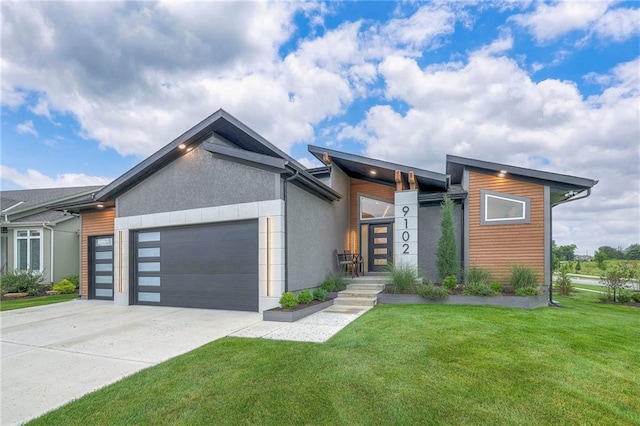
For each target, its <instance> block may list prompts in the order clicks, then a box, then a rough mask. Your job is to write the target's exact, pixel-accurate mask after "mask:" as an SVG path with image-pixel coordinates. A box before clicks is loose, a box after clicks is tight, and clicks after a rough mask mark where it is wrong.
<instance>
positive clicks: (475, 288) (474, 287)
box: [462, 283, 496, 296]
mask: <svg viewBox="0 0 640 426" xmlns="http://www.w3.org/2000/svg"><path fill="white" fill-rule="evenodd" d="M462 294H464V295H465V296H495V295H496V294H495V293H494V291H493V290H491V287H489V286H488V285H486V284H482V283H473V284H469V285H467V286H466V287H465V289H464V290H463V291H462Z"/></svg>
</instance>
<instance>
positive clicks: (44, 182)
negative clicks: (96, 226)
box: [0, 165, 113, 189]
mask: <svg viewBox="0 0 640 426" xmlns="http://www.w3.org/2000/svg"><path fill="white" fill-rule="evenodd" d="M0 175H1V176H2V180H3V181H8V182H13V183H14V184H16V185H18V186H19V187H21V188H25V189H35V188H59V187H60V188H61V187H69V186H90V185H106V184H108V183H109V182H111V181H112V180H113V179H111V178H107V177H102V176H88V175H85V174H83V173H64V174H60V175H57V176H55V177H50V176H47V175H45V174H43V173H41V172H39V171H37V170H33V169H28V170H27V171H26V172H20V171H18V170H16V169H13V168H11V167H7V166H3V165H0ZM3 186H4V185H3Z"/></svg>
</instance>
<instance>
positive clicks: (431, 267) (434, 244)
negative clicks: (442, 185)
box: [418, 203, 463, 282]
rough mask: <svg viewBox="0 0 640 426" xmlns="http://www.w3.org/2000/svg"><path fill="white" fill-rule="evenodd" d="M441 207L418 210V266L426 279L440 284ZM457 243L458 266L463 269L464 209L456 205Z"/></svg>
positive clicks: (428, 206)
mask: <svg viewBox="0 0 640 426" xmlns="http://www.w3.org/2000/svg"><path fill="white" fill-rule="evenodd" d="M441 217H442V215H441V214H440V205H439V204H434V205H427V206H420V208H419V209H418V266H419V268H420V270H421V272H422V273H423V274H424V278H426V279H428V280H430V281H432V282H440V277H439V276H438V267H437V266H436V251H437V250H438V240H439V239H440V235H441V233H440V219H441ZM454 220H455V225H456V227H455V230H456V243H457V244H458V265H459V266H460V268H462V245H463V242H462V237H463V235H462V221H463V219H462V207H461V205H460V204H458V203H456V205H455V209H454Z"/></svg>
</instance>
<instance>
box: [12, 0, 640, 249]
mask: <svg viewBox="0 0 640 426" xmlns="http://www.w3.org/2000/svg"><path fill="white" fill-rule="evenodd" d="M0 7H1V8H2V30H1V31H2V52H3V56H2V63H1V66H2V134H1V137H2V158H1V161H0V164H1V169H0V171H1V178H2V189H3V190H10V189H19V188H42V187H54V186H71V185H92V184H104V183H108V182H109V181H110V180H112V179H114V178H116V177H118V176H119V175H120V174H122V173H124V172H125V171H127V170H128V169H129V168H131V167H132V166H134V165H135V164H137V163H138V162H139V161H141V160H142V159H144V158H145V157H146V156H148V155H150V154H151V153H153V152H154V151H155V150H157V149H159V148H160V147H162V146H163V145H165V144H166V143H168V142H170V141H171V140H173V139H174V138H175V137H177V136H178V135H180V134H181V133H183V132H184V131H186V130H188V129H189V128H190V127H192V126H193V125H195V124H196V123H198V122H199V121H200V120H202V119H203V118H205V117H206V116H208V115H209V114H211V113H212V112H214V111H215V110H217V109H218V108H224V109H226V110H227V111H228V112H230V113H231V114H232V115H234V116H236V117H237V118H238V119H240V120H241V121H243V122H245V123H247V124H248V125H249V126H250V127H252V128H253V129H254V130H256V131H257V132H259V133H260V134H262V135H263V136H265V137H266V138H267V139H269V140H270V141H271V142H272V143H274V144H276V145H278V146H279V147H281V148H282V149H283V150H285V151H286V152H288V153H289V154H291V155H292V156H293V157H294V158H296V159H299V160H300V161H301V162H302V163H303V164H305V165H307V166H314V165H316V163H314V161H313V160H312V158H311V156H310V155H309V154H308V153H307V150H306V145H307V144H314V145H322V146H328V147H331V148H333V149H338V150H343V151H347V152H352V153H357V154H362V155H367V156H371V157H374V158H380V159H384V160H388V161H394V162H399V163H404V164H408V165H413V166H417V167H421V168H426V169H429V170H433V171H437V172H443V171H444V167H445V155H446V154H455V155H462V156H467V157H473V158H479V159H484V160H489V161H496V162H504V163H508V164H513V165H517V166H522V167H531V168H539V169H543V170H549V171H554V172H558V173H567V174H574V175H577V176H582V177H588V178H593V179H598V180H599V181H600V183H599V184H598V185H597V186H596V187H595V189H594V191H593V195H592V196H591V197H590V198H588V199H587V200H583V201H580V203H579V204H573V205H572V204H568V205H566V206H559V207H557V208H555V209H554V238H555V239H556V240H557V241H558V242H559V243H560V244H569V243H576V244H577V245H578V253H585V252H590V253H593V250H594V249H596V248H597V247H599V246H601V245H611V246H622V247H623V248H624V247H626V246H628V245H630V244H633V243H636V242H638V241H639V240H640V201H639V200H640V148H639V146H640V102H639V100H640V87H639V80H640V59H639V56H640V51H639V45H640V37H639V36H640V24H639V23H640V10H639V9H640V8H639V6H638V3H637V2H614V1H608V2H605V1H602V2H600V1H592V2H528V1H515V2H514V1H503V2H500V1H497V2H471V1H469V2H329V3H299V2H289V3H264V2H262V3H250V2H243V3H230V2H225V3H220V2H199V3H179V4H178V3H171V2H169V3H164V2H159V3H157V2H142V3H134V2H128V3H119V2H96V3H92V2H42V3H36V2H10V1H9V2H2V4H1V5H0Z"/></svg>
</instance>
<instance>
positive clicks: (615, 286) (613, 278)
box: [600, 263, 634, 302]
mask: <svg viewBox="0 0 640 426" xmlns="http://www.w3.org/2000/svg"><path fill="white" fill-rule="evenodd" d="M633 275H634V274H633V270H632V269H631V268H630V266H629V265H628V264H626V263H619V264H615V265H614V266H613V267H611V268H607V269H606V270H605V271H604V273H603V274H602V276H601V277H600V282H601V283H602V284H604V285H605V286H607V289H608V292H609V293H613V301H614V302H615V301H616V293H618V295H619V294H620V293H622V288H623V287H624V286H625V284H627V283H628V282H629V281H631V280H632V279H633Z"/></svg>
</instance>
